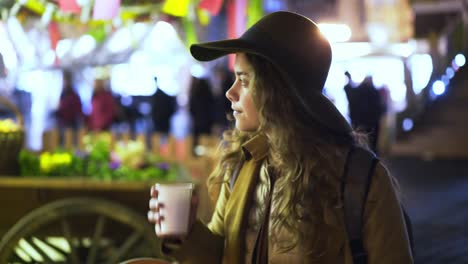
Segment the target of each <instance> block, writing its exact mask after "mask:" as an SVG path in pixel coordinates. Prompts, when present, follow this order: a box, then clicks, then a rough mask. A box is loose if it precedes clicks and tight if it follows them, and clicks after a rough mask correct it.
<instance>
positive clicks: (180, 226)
mask: <svg viewBox="0 0 468 264" xmlns="http://www.w3.org/2000/svg"><path fill="white" fill-rule="evenodd" d="M155 187H156V190H158V200H159V202H160V203H161V204H163V206H162V208H160V209H159V214H160V215H161V216H162V217H164V219H163V220H162V221H161V226H158V225H156V232H157V233H158V234H159V235H165V236H184V235H186V234H187V233H188V225H189V217H190V207H191V200H192V191H193V188H194V184H193V183H168V184H160V183H157V184H156V185H155ZM158 228H160V229H159V230H158Z"/></svg>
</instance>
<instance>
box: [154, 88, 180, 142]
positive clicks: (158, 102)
mask: <svg viewBox="0 0 468 264" xmlns="http://www.w3.org/2000/svg"><path fill="white" fill-rule="evenodd" d="M151 109H152V114H151V115H152V119H153V126H154V131H155V132H159V133H164V134H168V133H169V131H170V128H171V117H172V115H173V114H174V113H175V112H176V111H177V100H176V97H175V96H170V95H168V94H167V93H165V92H164V91H163V90H161V89H157V90H156V92H155V93H154V94H153V98H152V107H151Z"/></svg>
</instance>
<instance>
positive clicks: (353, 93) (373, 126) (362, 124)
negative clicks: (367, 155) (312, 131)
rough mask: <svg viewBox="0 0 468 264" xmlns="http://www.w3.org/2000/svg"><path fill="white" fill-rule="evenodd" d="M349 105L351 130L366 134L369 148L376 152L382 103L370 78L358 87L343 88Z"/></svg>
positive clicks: (348, 86)
mask: <svg viewBox="0 0 468 264" xmlns="http://www.w3.org/2000/svg"><path fill="white" fill-rule="evenodd" d="M345 92H346V95H347V98H348V103H349V117H350V119H351V124H352V126H353V128H356V129H358V130H361V131H363V132H366V133H368V135H369V141H370V142H369V143H370V147H371V148H372V149H373V150H374V151H376V149H377V142H378V135H379V132H380V119H381V117H382V114H383V107H382V105H383V103H382V98H381V95H380V93H379V91H378V90H377V89H376V88H375V87H374V85H373V83H372V78H369V77H368V78H366V79H365V80H364V81H363V82H362V83H361V84H360V85H359V86H358V87H356V88H352V86H351V85H347V86H345Z"/></svg>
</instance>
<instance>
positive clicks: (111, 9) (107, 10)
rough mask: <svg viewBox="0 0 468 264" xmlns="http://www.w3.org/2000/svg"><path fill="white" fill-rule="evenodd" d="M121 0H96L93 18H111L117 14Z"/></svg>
mask: <svg viewBox="0 0 468 264" xmlns="http://www.w3.org/2000/svg"><path fill="white" fill-rule="evenodd" d="M119 8H120V0H96V1H95V2H94V9H93V19H95V20H111V19H113V18H114V17H116V16H117V14H118V13H119Z"/></svg>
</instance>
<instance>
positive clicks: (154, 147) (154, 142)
mask: <svg viewBox="0 0 468 264" xmlns="http://www.w3.org/2000/svg"><path fill="white" fill-rule="evenodd" d="M160 144H161V135H160V134H159V133H153V134H152V135H151V151H152V152H153V154H155V155H158V156H159V155H161V149H160V147H161V146H160Z"/></svg>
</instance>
